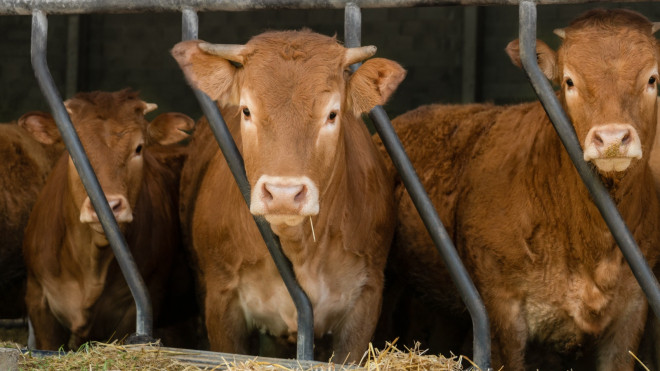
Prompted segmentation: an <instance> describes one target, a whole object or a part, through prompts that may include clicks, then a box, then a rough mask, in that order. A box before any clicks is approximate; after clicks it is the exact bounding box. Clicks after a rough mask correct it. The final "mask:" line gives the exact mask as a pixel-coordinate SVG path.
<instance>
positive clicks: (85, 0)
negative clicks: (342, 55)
mask: <svg viewBox="0 0 660 371" xmlns="http://www.w3.org/2000/svg"><path fill="white" fill-rule="evenodd" d="M521 1H522V0H268V1H265V0H241V1H236V0H0V14H14V15H30V14H32V11H33V10H36V9H40V10H42V11H44V12H46V13H48V14H82V13H146V12H180V11H181V10H182V9H184V8H186V7H190V8H191V9H195V10H196V11H244V10H255V9H343V8H345V6H346V4H348V3H355V4H356V5H357V6H359V7H360V8H401V7H421V6H441V5H518V4H519V3H520V2H521ZM642 1H648V0H617V1H616V2H629V3H632V2H642ZM536 2H537V3H538V4H577V3H591V2H594V0H537V1H536Z"/></svg>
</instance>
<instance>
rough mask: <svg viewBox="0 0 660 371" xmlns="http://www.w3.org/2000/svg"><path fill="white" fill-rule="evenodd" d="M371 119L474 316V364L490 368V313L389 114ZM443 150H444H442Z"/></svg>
mask: <svg viewBox="0 0 660 371" xmlns="http://www.w3.org/2000/svg"><path fill="white" fill-rule="evenodd" d="M369 117H371V120H372V121H373V123H374V126H375V127H376V131H377V132H378V135H380V138H381V139H382V141H383V144H384V145H385V149H387V153H389V155H390V157H391V158H392V162H393V163H394V166H396V169H397V170H398V172H399V175H401V179H402V180H403V184H404V185H405V186H406V189H407V190H408V193H409V194H410V198H411V199H412V201H413V203H414V204H415V208H416V209H417V212H418V213H419V215H420V216H421V217H422V221H423V222H424V225H425V226H426V229H427V230H428V231H429V234H430V235H431V239H432V240H433V243H434V244H435V247H436V249H438V252H439V253H440V255H441V256H442V259H443V260H444V261H445V265H446V266H447V269H448V270H449V274H450V276H451V278H452V280H453V281H454V284H455V285H456V286H457V287H458V291H459V293H460V295H461V298H462V299H463V302H464V303H465V305H466V306H467V309H468V311H469V312H470V316H471V317H472V328H473V331H474V339H473V342H474V355H473V356H474V362H475V363H476V364H477V365H478V366H479V367H480V368H481V369H482V370H488V369H490V367H491V366H490V325H489V322H488V313H487V312H486V307H485V306H484V303H483V301H482V300H481V296H480V295H479V292H478V291H477V288H476V287H475V286H474V283H473V282H472V280H471V279H470V275H469V274H468V272H467V270H466V269H465V266H464V265H463V262H462V261H461V258H460V257H459V256H458V253H457V252H456V248H455V247H454V243H453V242H452V240H451V238H450V237H449V234H447V231H446V230H445V227H444V226H443V225H442V222H441V221H440V218H439V217H438V213H437V212H436V211H435V208H434V207H433V203H432V202H431V200H430V199H429V196H428V194H427V193H426V190H425V189H424V186H423V185H422V183H421V182H420V181H419V177H418V176H417V173H416V172H415V168H414V167H413V165H412V164H411V163H410V159H408V155H406V151H405V150H404V148H403V145H402V144H401V141H400V140H399V137H398V136H397V135H396V132H395V131H394V128H393V127H392V123H391V122H390V119H389V118H388V117H387V113H385V110H384V109H383V107H381V106H376V107H375V108H374V109H373V110H371V112H370V113H369ZM440 150H442V149H440Z"/></svg>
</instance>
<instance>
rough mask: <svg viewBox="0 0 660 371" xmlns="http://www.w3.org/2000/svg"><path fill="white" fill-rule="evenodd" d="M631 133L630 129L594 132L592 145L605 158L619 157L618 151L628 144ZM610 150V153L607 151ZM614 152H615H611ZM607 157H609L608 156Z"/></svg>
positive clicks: (610, 129)
mask: <svg viewBox="0 0 660 371" xmlns="http://www.w3.org/2000/svg"><path fill="white" fill-rule="evenodd" d="M631 136H632V132H631V130H630V128H609V129H601V130H596V131H595V132H594V135H593V139H592V142H593V145H594V146H596V149H597V150H598V151H599V152H600V153H604V154H605V155H606V157H619V156H618V155H619V153H618V152H619V149H621V147H623V146H625V145H627V144H628V143H630V138H631ZM608 150H610V153H608V152H607V151H608ZM612 150H616V152H612ZM608 155H609V156H608Z"/></svg>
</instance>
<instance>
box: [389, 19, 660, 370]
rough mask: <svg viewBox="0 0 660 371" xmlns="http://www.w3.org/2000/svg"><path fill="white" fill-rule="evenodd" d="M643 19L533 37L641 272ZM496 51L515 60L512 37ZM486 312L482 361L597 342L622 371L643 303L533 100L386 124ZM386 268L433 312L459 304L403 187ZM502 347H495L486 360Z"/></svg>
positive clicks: (647, 221)
mask: <svg viewBox="0 0 660 371" xmlns="http://www.w3.org/2000/svg"><path fill="white" fill-rule="evenodd" d="M655 30H656V27H654V25H653V24H651V23H650V22H649V21H648V20H646V19H645V18H644V17H642V16H641V15H639V14H637V13H633V12H630V11H625V10H594V11H590V12H588V13H587V14H585V15H583V16H581V17H579V18H578V19H576V20H575V21H574V22H572V23H571V25H570V26H569V27H567V28H565V29H561V30H557V31H556V33H557V35H559V36H560V37H561V38H562V39H563V44H562V46H561V47H560V48H559V50H558V51H557V52H556V53H555V51H553V50H551V49H550V48H549V47H548V46H547V45H546V44H544V43H543V42H541V41H538V42H537V50H536V52H537V57H538V61H539V65H540V67H541V69H542V70H543V71H544V73H545V75H546V76H547V77H548V79H550V80H551V81H552V82H554V83H556V84H558V85H560V86H561V89H560V91H559V92H558V96H559V99H560V101H561V102H562V104H563V106H564V108H565V110H566V112H567V113H568V115H569V117H570V118H571V120H572V122H573V125H574V128H575V131H576V133H577V136H578V138H579V140H580V143H581V144H582V147H583V150H584V160H585V161H589V162H591V163H592V164H593V165H594V166H595V168H596V169H597V171H598V173H599V174H600V177H601V179H602V180H603V182H604V183H605V185H606V187H607V188H608V190H609V192H610V195H611V196H612V198H613V200H614V201H615V203H616V204H617V207H618V209H619V211H620V213H621V215H622V217H623V219H624V220H625V222H626V223H627V225H628V227H629V228H630V230H631V232H632V233H633V236H634V237H635V240H636V241H637V243H638V244H639V247H640V249H641V250H642V252H643V253H644V254H645V256H646V257H647V259H648V260H649V263H650V264H652V265H653V264H654V263H655V261H656V259H657V255H658V249H657V243H658V241H659V240H658V238H659V237H660V236H659V233H658V232H660V230H659V228H658V218H659V217H660V214H659V211H660V210H659V209H658V199H657V197H656V194H655V192H654V189H653V179H652V176H651V172H650V169H649V166H648V159H649V149H650V148H651V144H652V143H653V141H654V137H655V131H656V124H655V122H656V110H657V103H656V95H657V86H656V85H657V80H658V59H659V55H658V44H657V42H656V39H655V38H654V37H653V32H654V31H655ZM507 53H508V54H509V56H510V57H511V59H512V60H513V61H514V63H515V64H517V65H520V57H519V50H518V42H517V41H514V42H512V43H510V44H509V46H508V47H507ZM394 125H395V127H396V129H397V131H398V133H399V135H400V137H401V140H402V142H403V143H404V145H405V147H406V148H407V150H408V151H409V155H410V158H411V160H412V162H413V164H414V165H415V167H416V170H417V172H418V174H419V175H420V178H421V179H422V181H423V182H424V184H425V186H426V187H427V190H428V192H429V194H430V196H431V199H432V200H433V201H434V203H435V206H436V207H437V210H438V212H439V213H440V215H441V218H442V220H443V222H444V223H445V225H446V226H447V229H448V230H449V231H450V233H452V234H453V237H454V240H455V242H456V246H457V249H458V251H459V252H460V254H461V256H462V258H463V259H464V262H465V265H466V267H467V268H468V270H469V272H470V273H471V275H472V277H473V279H474V280H475V284H476V285H477V287H478V289H479V292H480V294H481V296H482V298H483V299H484V302H485V305H486V308H487V310H488V313H489V316H490V321H491V331H492V334H493V340H494V343H493V349H494V352H493V360H494V361H493V365H494V366H496V368H497V367H499V365H500V364H503V365H504V366H505V368H506V369H507V370H520V369H524V368H525V366H526V359H525V352H526V349H527V348H528V345H529V344H532V343H540V344H542V346H543V349H544V350H545V351H546V352H547V351H549V350H552V349H555V350H557V351H559V352H571V351H575V350H577V349H578V348H580V347H582V346H584V347H585V348H589V345H594V348H595V352H596V357H597V364H598V369H599V370H632V368H633V361H634V360H633V358H632V357H631V356H630V355H629V354H628V351H629V350H633V351H635V350H636V349H637V346H638V343H639V339H640V335H641V332H642V328H643V325H644V320H645V318H646V314H647V305H646V301H645V297H644V294H643V293H642V291H641V289H640V287H639V285H638V284H637V282H636V280H635V278H634V277H633V275H632V273H631V271H630V269H629V267H628V266H627V264H626V261H625V260H624V259H623V257H622V254H621V252H620V250H619V248H618V247H617V245H616V243H615V241H614V239H613V238H612V235H611V233H610V231H609V229H608V228H607V226H606V224H605V222H604V221H603V219H602V217H601V215H600V213H599V211H598V209H597V208H596V206H595V205H594V204H593V202H592V201H591V198H590V195H589V193H588V192H587V189H586V187H585V186H584V185H583V184H582V181H581V180H580V177H579V176H578V174H577V171H576V170H575V169H574V166H573V164H572V163H571V161H570V159H569V157H568V154H567V153H566V151H565V150H564V148H563V146H562V144H561V142H560V140H559V138H558V136H557V134H556V133H555V130H554V129H553V127H552V125H551V123H550V121H549V119H548V118H547V116H546V114H545V112H544V110H543V108H542V106H541V104H540V103H538V102H535V103H528V104H520V105H515V106H509V107H498V106H493V105H487V104H485V105H466V106H440V105H433V106H425V107H421V108H419V109H417V110H414V111H412V112H409V113H407V114H404V115H403V116H401V117H399V118H397V119H396V120H395V121H394ZM396 197H397V198H398V199H399V200H400V202H399V205H398V211H399V226H398V228H397V231H396V236H395V245H394V246H395V247H393V252H394V254H393V256H394V257H395V259H394V260H393V262H395V263H396V264H399V265H400V267H401V268H402V269H400V272H403V273H404V274H405V275H407V278H408V279H409V280H410V281H411V282H413V283H414V284H416V285H418V286H423V288H424V289H426V290H427V291H428V295H427V297H432V298H433V299H434V300H435V301H436V303H437V304H444V305H449V306H456V305H457V304H456V301H457V300H458V296H457V295H456V294H455V293H454V294H452V291H455V289H453V287H450V286H451V282H450V281H449V279H448V276H447V272H446V271H445V270H444V269H445V268H444V264H443V263H442V262H441V259H440V257H439V255H438V254H437V252H436V251H435V248H434V247H433V244H432V243H431V240H430V238H429V237H428V234H427V232H426V231H425V229H424V227H423V225H422V222H421V221H420V219H419V217H418V216H417V213H416V211H415V210H414V207H413V205H412V202H411V200H410V198H409V196H408V195H407V193H405V191H404V189H403V187H402V186H401V185H399V186H398V190H397V196H396ZM497 350H499V351H497Z"/></svg>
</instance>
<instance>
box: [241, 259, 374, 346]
mask: <svg viewBox="0 0 660 371" xmlns="http://www.w3.org/2000/svg"><path fill="white" fill-rule="evenodd" d="M340 250H341V249H340ZM294 271H295V274H296V278H297V280H298V282H299V284H300V285H301V287H302V288H303V290H305V292H306V293H307V295H308V297H309V299H310V301H311V303H312V307H313V310H314V332H315V336H317V337H321V336H323V335H324V334H327V333H331V332H332V331H333V330H334V329H335V326H336V325H337V324H338V323H339V322H341V319H342V318H343V317H344V316H346V315H347V312H349V311H350V310H351V309H352V307H353V305H354V304H355V301H356V299H357V298H358V296H359V295H360V292H361V290H362V288H363V286H364V285H365V283H366V281H367V270H366V269H365V263H364V261H362V260H361V259H359V258H358V257H357V256H351V255H344V256H343V257H339V256H328V255H325V254H320V253H319V254H311V256H309V259H307V260H305V262H304V263H303V264H300V265H295V266H294ZM237 291H238V296H239V303H240V306H241V309H242V311H243V313H244V315H245V318H246V320H247V321H246V322H247V323H248V326H249V327H251V328H257V329H259V330H260V331H262V332H265V333H270V334H271V335H274V336H280V337H286V338H289V339H290V340H295V334H296V332H297V329H298V325H297V314H296V309H295V305H294V303H293V301H292V299H291V297H290V295H289V293H288V291H287V289H286V287H285V285H284V282H283V281H282V278H281V277H280V275H279V273H278V271H277V269H276V267H275V264H274V263H273V262H272V260H271V259H270V257H267V258H265V259H262V260H261V261H260V262H259V263H258V264H255V265H251V266H249V267H244V268H243V269H242V270H241V274H240V280H239V285H238V287H237Z"/></svg>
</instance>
